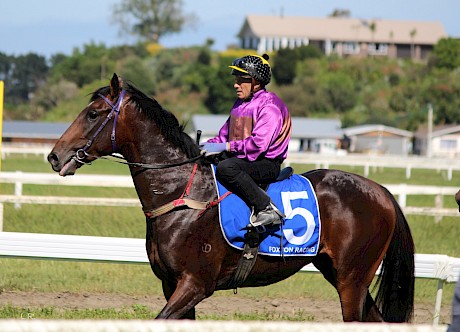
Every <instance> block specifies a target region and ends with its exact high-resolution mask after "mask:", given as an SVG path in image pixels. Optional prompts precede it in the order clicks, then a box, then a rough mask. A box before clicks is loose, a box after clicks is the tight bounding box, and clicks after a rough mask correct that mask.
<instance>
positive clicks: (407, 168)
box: [406, 165, 412, 179]
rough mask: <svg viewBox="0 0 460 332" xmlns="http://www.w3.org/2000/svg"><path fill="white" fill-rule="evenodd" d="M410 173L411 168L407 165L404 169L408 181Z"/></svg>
mask: <svg viewBox="0 0 460 332" xmlns="http://www.w3.org/2000/svg"><path fill="white" fill-rule="evenodd" d="M411 171H412V167H411V166H410V165H407V167H406V179H410V176H411Z"/></svg>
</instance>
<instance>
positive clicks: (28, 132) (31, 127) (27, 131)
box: [2, 121, 70, 139]
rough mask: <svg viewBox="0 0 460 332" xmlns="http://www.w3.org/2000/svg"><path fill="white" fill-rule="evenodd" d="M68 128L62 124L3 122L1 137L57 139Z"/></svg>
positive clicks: (66, 124) (67, 125)
mask: <svg viewBox="0 0 460 332" xmlns="http://www.w3.org/2000/svg"><path fill="white" fill-rule="evenodd" d="M69 126H70V123H63V122H33V121H3V130H2V136H3V137H12V138H51V139H58V138H59V137H61V135H62V134H63V133H64V131H65V130H66V129H67V128H68V127H69Z"/></svg>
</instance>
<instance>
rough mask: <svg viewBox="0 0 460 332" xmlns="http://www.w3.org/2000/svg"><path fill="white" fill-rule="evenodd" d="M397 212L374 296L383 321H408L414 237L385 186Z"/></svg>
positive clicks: (412, 291) (410, 310) (411, 298)
mask: <svg viewBox="0 0 460 332" xmlns="http://www.w3.org/2000/svg"><path fill="white" fill-rule="evenodd" d="M384 190H385V191H386V192H387V193H388V195H389V197H390V199H391V201H392V203H393V206H394V208H395V212H396V225H395V229H394V233H393V237H392V239H391V242H390V245H389V247H388V250H387V252H386V254H385V257H384V259H383V262H382V268H381V271H380V275H379V277H378V279H377V283H376V285H375V287H379V288H378V291H377V296H376V298H375V300H376V304H377V306H378V308H379V309H380V312H381V313H382V316H383V320H384V321H385V322H395V323H396V322H397V323H401V322H409V321H410V320H411V319H412V315H413V311H414V284H415V276H414V270H415V263H414V252H415V246H414V240H413V238H412V234H411V231H410V228H409V224H408V223H407V220H406V217H405V216H404V214H403V212H402V210H401V207H400V206H399V204H398V202H397V201H396V199H395V198H394V196H393V195H392V194H391V193H390V192H389V191H388V190H387V189H386V188H384Z"/></svg>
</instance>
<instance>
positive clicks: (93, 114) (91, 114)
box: [88, 110, 99, 120]
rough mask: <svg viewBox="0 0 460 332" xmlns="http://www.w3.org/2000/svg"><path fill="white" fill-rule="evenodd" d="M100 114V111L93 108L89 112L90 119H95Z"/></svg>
mask: <svg viewBox="0 0 460 332" xmlns="http://www.w3.org/2000/svg"><path fill="white" fill-rule="evenodd" d="M98 116H99V113H98V112H97V111H96V110H91V111H89V112H88V119H90V120H95V119H97V117H98Z"/></svg>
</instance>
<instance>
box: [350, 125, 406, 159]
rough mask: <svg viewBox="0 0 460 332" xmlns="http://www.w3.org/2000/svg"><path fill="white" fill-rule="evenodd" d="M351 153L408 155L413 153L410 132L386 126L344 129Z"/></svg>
mask: <svg viewBox="0 0 460 332" xmlns="http://www.w3.org/2000/svg"><path fill="white" fill-rule="evenodd" d="M343 132H344V134H345V136H346V137H347V139H348V140H349V148H348V150H349V152H356V153H366V154H394V155H408V154H410V153H412V137H413V134H412V133H411V132H410V131H407V130H402V129H398V128H393V127H388V126H384V125H361V126H356V127H349V128H344V129H343Z"/></svg>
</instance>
